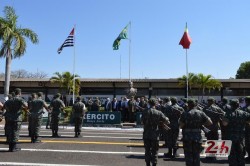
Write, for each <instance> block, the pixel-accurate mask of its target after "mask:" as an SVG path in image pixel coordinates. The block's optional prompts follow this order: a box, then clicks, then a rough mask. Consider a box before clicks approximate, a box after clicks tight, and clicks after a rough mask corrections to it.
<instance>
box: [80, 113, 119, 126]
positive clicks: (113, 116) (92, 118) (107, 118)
mask: <svg viewBox="0 0 250 166" xmlns="http://www.w3.org/2000/svg"><path fill="white" fill-rule="evenodd" d="M83 123H85V124H121V112H87V113H85V115H84V122H83Z"/></svg>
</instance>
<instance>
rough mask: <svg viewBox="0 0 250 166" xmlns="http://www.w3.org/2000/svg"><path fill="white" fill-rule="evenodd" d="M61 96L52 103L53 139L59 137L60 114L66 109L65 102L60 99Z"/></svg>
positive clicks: (58, 95)
mask: <svg viewBox="0 0 250 166" xmlns="http://www.w3.org/2000/svg"><path fill="white" fill-rule="evenodd" d="M60 96H61V95H60V94H57V95H56V98H55V99H54V100H53V101H52V102H51V103H50V107H51V108H52V112H51V128H52V137H58V136H59V135H58V125H59V120H60V113H61V111H62V109H63V108H64V107H65V105H64V103H63V101H62V100H61V99H60Z"/></svg>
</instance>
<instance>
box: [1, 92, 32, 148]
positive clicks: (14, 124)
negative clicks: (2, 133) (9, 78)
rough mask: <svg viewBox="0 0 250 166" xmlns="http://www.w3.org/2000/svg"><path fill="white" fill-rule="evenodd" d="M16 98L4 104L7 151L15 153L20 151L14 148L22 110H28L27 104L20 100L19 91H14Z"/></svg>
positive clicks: (17, 137)
mask: <svg viewBox="0 0 250 166" xmlns="http://www.w3.org/2000/svg"><path fill="white" fill-rule="evenodd" d="M15 94H16V96H15V97H13V98H11V99H9V100H7V101H6V102H5V103H4V109H5V110H6V112H5V121H6V126H5V127H6V134H7V135H6V137H7V142H8V143H9V151H10V152H15V151H19V150H21V148H17V147H16V143H17V141H18V139H19V131H20V129H21V123H22V110H23V109H25V110H26V109H27V108H28V104H27V103H26V102H25V101H24V99H23V98H21V97H20V96H21V89H15Z"/></svg>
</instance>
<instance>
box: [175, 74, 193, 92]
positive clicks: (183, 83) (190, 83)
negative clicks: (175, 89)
mask: <svg viewBox="0 0 250 166" xmlns="http://www.w3.org/2000/svg"><path fill="white" fill-rule="evenodd" d="M178 81H179V86H180V87H186V86H187V76H186V75H183V76H182V77H179V78H178ZM196 82H197V75H196V74H194V73H188V89H189V91H190V94H191V95H192V88H193V87H194V86H196Z"/></svg>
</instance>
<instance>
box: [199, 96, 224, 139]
mask: <svg viewBox="0 0 250 166" xmlns="http://www.w3.org/2000/svg"><path fill="white" fill-rule="evenodd" d="M207 101H208V104H207V106H205V107H204V108H203V112H204V113H205V114H206V115H207V116H208V117H209V118H210V119H211V120H212V122H213V125H212V126H209V127H208V129H209V130H210V132H208V133H205V136H206V137H207V139H208V140H218V139H219V133H218V129H219V128H220V125H219V122H220V121H221V119H222V117H223V116H224V115H225V112H224V111H223V110H222V109H221V108H219V107H218V106H216V105H215V104H214V102H215V100H214V98H211V97H210V98H208V99H207Z"/></svg>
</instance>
